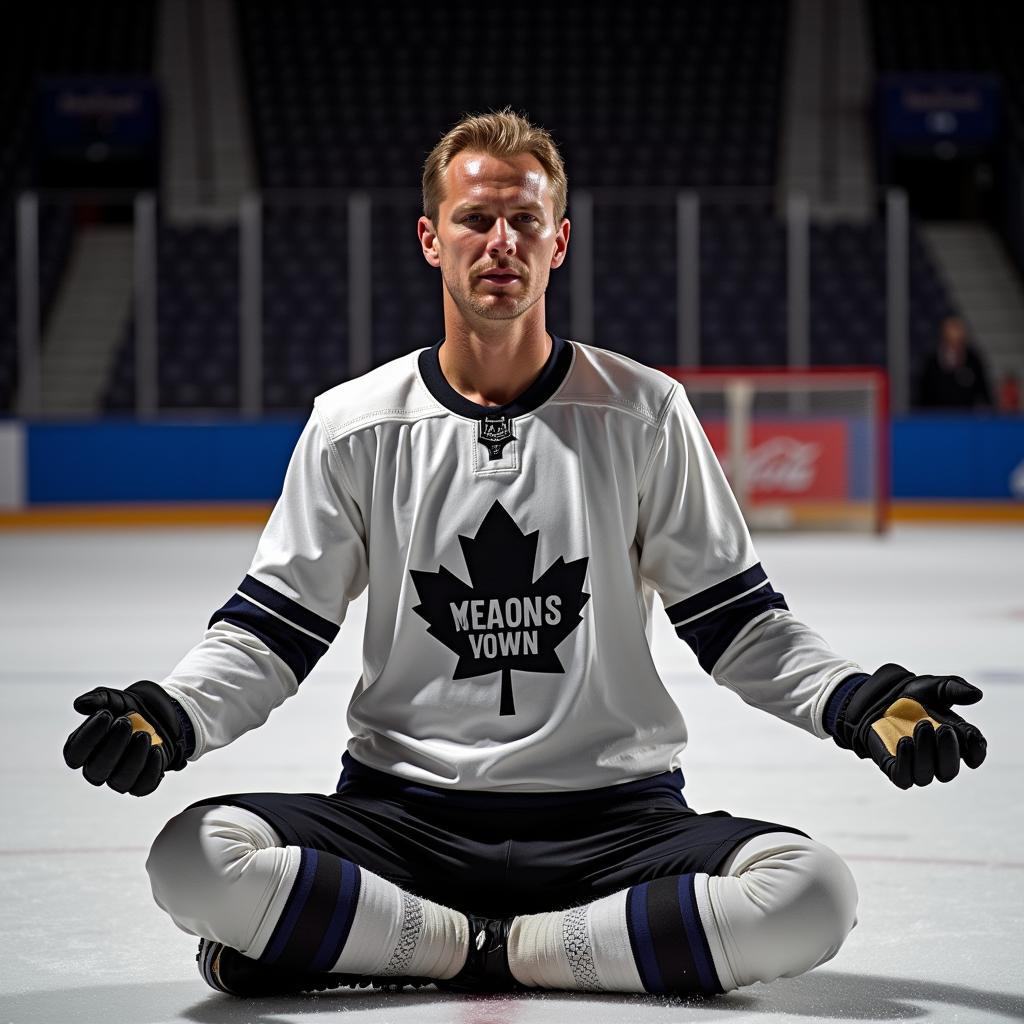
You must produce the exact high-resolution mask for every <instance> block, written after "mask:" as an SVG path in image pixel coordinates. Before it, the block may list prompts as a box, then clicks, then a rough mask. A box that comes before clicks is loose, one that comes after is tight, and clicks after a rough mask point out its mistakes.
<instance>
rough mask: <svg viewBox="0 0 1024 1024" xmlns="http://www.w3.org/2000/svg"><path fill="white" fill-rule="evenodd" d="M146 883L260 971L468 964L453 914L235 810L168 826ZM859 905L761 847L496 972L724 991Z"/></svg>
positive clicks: (843, 927) (180, 915)
mask: <svg viewBox="0 0 1024 1024" xmlns="http://www.w3.org/2000/svg"><path fill="white" fill-rule="evenodd" d="M147 870H148V871H149V874H150V879H151V883H152V887H153V894H154V897H155V899H156V901H157V903H158V905H159V906H161V907H162V908H163V909H164V910H165V911H166V912H167V913H168V914H169V915H170V916H171V918H172V920H174V922H175V924H177V925H178V927H179V928H181V929H183V930H184V931H187V932H190V933H192V934H195V935H200V936H205V937H207V938H211V939H215V940H217V941H218V942H222V943H224V944H225V945H227V946H230V947H232V948H234V949H237V950H239V951H240V952H241V953H243V954H244V955H246V956H248V957H251V958H253V959H258V960H260V961H261V962H263V963H265V964H268V965H272V966H284V967H289V968H292V969H296V970H299V971H309V972H340V973H347V974H366V975H378V976H388V975H392V976H394V975H402V976H415V977H423V978H433V979H448V978H451V977H453V976H454V975H455V974H457V973H458V971H459V970H460V969H461V967H462V965H463V963H464V962H465V959H466V954H467V949H468V943H469V940H470V935H469V929H468V925H467V920H466V917H465V916H464V915H463V913H461V912H460V911H459V910H456V909H450V908H448V907H446V906H443V905H441V904H440V903H438V902H434V901H431V900H429V899H424V898H423V897H421V896H419V895H416V894H414V893H412V892H410V891H408V889H405V888H402V887H400V886H399V885H396V884H395V883H394V882H392V881H389V880H388V879H386V878H383V877H381V875H379V874H377V873H375V872H373V871H371V870H368V869H367V868H365V867H361V866H359V865H358V864H356V863H354V862H353V861H352V860H350V859H348V858H346V857H342V856H339V855H337V854H336V853H331V852H327V851H325V850H322V849H316V848H315V847H313V846H302V845H295V844H289V843H287V842H286V840H285V839H284V838H283V837H282V835H281V834H280V833H279V832H278V831H277V830H276V829H275V828H274V826H273V825H272V824H271V823H270V822H269V821H267V820H266V819H265V818H264V817H262V816H261V815H259V814H256V813H254V812H253V811H252V810H248V809H245V808H243V807H240V806H232V805H222V804H204V805H199V806H194V807H191V808H188V809H187V810H185V811H183V812H182V813H181V814H179V815H177V816H176V817H175V818H173V819H171V821H170V822H168V824H167V825H166V826H165V827H164V829H163V830H162V831H161V833H160V835H159V836H158V837H157V839H156V841H155V843H154V845H153V848H152V851H151V853H150V857H149V860H148V861H147ZM856 898H857V897H856V888H855V886H854V882H853V879H852V877H851V875H850V872H849V870H848V869H847V867H846V865H845V864H844V863H843V861H842V860H841V859H840V858H839V857H838V856H837V855H836V854H835V853H833V852H832V851H831V850H829V849H828V848H827V847H825V846H822V845H821V844H820V843H816V842H815V841H813V840H811V839H808V838H807V837H805V836H802V835H798V834H794V833H789V832H766V833H764V832H763V833H761V834H759V835H756V836H754V837H752V838H748V839H746V840H744V841H742V842H741V843H740V844H739V845H738V846H736V847H735V849H734V850H733V851H732V853H731V854H730V855H729V856H728V858H727V859H726V860H725V861H724V862H723V863H722V864H721V865H720V866H719V868H718V869H717V871H716V873H714V874H709V873H706V872H700V871H691V872H684V873H681V874H673V875H665V876H662V877H657V878H654V879H652V880H649V881H643V882H639V883H637V884H634V885H630V886H628V887H626V888H622V889H619V890H617V891H614V892H611V893H609V894H608V895H605V896H602V897H601V898H599V899H596V900H593V901H591V902H589V903H586V904H582V905H579V906H574V907H570V908H568V909H560V910H554V911H551V912H545V913H539V914H529V915H522V916H519V917H517V918H516V919H515V920H514V921H513V924H512V927H511V931H510V934H509V945H508V953H509V966H510V969H511V972H512V974H513V976H514V977H515V978H516V979H517V980H518V981H519V982H520V983H521V984H523V985H526V986H528V987H543V988H558V989H582V990H590V991H620V992H704V993H708V994H711V993H715V992H722V991H729V990H731V989H734V988H737V987H740V986H742V985H748V984H751V983H753V982H755V981H771V980H773V979H774V978H777V977H780V976H784V975H787V976H791V975H795V974H800V973H802V972H804V971H806V970H809V969H811V968H812V967H815V966H817V965H818V964H820V963H823V962H824V961H826V960H828V959H830V958H831V957H832V956H834V955H835V953H836V952H837V950H838V949H839V947H840V946H841V944H842V942H843V941H844V939H845V938H846V935H847V934H848V933H849V931H850V930H851V928H852V927H853V925H854V924H855V912H856Z"/></svg>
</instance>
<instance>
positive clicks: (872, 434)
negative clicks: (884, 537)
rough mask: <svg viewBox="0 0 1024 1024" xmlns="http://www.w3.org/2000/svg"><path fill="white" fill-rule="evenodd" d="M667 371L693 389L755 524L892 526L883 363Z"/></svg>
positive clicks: (696, 405) (715, 445)
mask: <svg viewBox="0 0 1024 1024" xmlns="http://www.w3.org/2000/svg"><path fill="white" fill-rule="evenodd" d="M662 370H663V371H664V372H665V373H667V374H668V375H669V376H671V377H674V378H675V379H676V380H678V381H681V382H682V384H683V387H684V388H685V389H686V393H687V395H688V397H689V399H690V402H691V404H692V405H693V407H694V410H695V411H696V413H697V416H698V418H699V419H700V421H701V424H702V425H703V427H704V430H705V432H706V433H707V435H708V438H709V440H710V441H711V444H712V447H713V448H714V449H715V453H716V454H717V455H718V458H719V460H720V461H721V463H722V465H723V466H724V467H725V471H726V474H727V475H728V477H729V481H730V483H731V485H732V488H733V491H734V492H735V493H736V497H737V500H738V501H739V503H740V507H741V508H742V509H743V513H744V515H745V516H746V518H747V521H748V523H749V524H750V525H751V527H752V528H754V529H773V528H774V529H858V530H874V531H876V532H878V533H882V532H884V531H885V530H886V528H887V526H888V520H889V388H888V378H887V376H886V374H885V373H884V372H883V371H882V370H877V369H874V368H865V367H840V368H829V369H813V370H812V369H807V370H803V369H801V370H791V369H787V368H778V367H770V368H769V367H735V368H733V367H714V368H707V369H685V368H680V367H662Z"/></svg>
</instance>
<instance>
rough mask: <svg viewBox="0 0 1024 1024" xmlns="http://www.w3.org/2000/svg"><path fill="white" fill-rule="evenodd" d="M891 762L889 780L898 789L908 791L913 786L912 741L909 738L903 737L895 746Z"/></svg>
mask: <svg viewBox="0 0 1024 1024" xmlns="http://www.w3.org/2000/svg"><path fill="white" fill-rule="evenodd" d="M892 760H893V764H892V770H891V771H890V772H889V778H890V779H892V781H893V782H894V783H895V784H896V785H897V786H899V787H900V789H910V787H911V786H912V785H913V784H914V741H913V739H912V738H911V737H910V736H904V737H903V739H901V740H900V741H899V743H897V744H896V756H895V757H894V758H893V759H892Z"/></svg>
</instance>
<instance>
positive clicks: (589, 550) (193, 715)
mask: <svg viewBox="0 0 1024 1024" xmlns="http://www.w3.org/2000/svg"><path fill="white" fill-rule="evenodd" d="M439 348H440V343H439V344H438V345H436V346H434V347H433V348H428V349H423V350H421V351H419V352H415V353H412V354H410V355H407V356H403V357H401V358H399V359H396V360H394V361H393V362H391V363H388V364H387V365H385V366H381V367H379V368H378V369H376V370H374V371H372V372H371V373H368V374H366V375H365V376H363V377H360V378H358V379H356V380H351V381H348V382H346V383H344V384H341V385H339V386H338V387H336V388H333V389H332V390H330V391H328V392H326V393H325V394H323V395H321V396H320V397H319V398H317V400H316V402H315V404H314V410H313V414H312V416H311V418H310V420H309V422H308V424H307V425H306V428H305V430H304V432H303V434H302V436H301V438H300V440H299V442H298V444H297V446H296V448H295V451H294V453H293V455H292V458H291V462H290V464H289V468H288V472H287V475H286V478H285V482H284V488H283V493H282V495H281V498H280V500H279V501H278V503H277V505H276V507H275V509H274V511H273V513H272V515H271V517H270V520H269V522H268V523H267V526H266V529H265V531H264V532H263V535H262V537H261V539H260V542H259V546H258V549H257V552H256V555H255V557H254V559H253V562H252V565H251V567H250V569H249V572H248V574H247V575H246V577H245V578H244V580H243V581H242V583H241V584H240V585H239V587H238V590H237V592H236V593H235V594H234V596H232V597H231V599H230V600H229V601H228V602H227V603H226V604H225V605H224V607H223V608H221V609H220V610H219V611H218V612H217V613H216V614H215V615H214V617H213V620H212V622H211V624H210V628H209V630H208V632H207V634H206V636H205V638H204V639H203V640H202V641H201V642H200V643H199V644H198V645H197V646H196V647H195V648H193V650H192V651H190V652H189V653H188V654H187V655H186V656H185V658H184V659H183V660H182V661H181V662H180V663H179V664H178V665H177V666H176V667H175V668H174V670H173V671H172V672H171V674H170V675H169V676H168V677H167V678H166V679H164V680H163V681H162V685H163V686H164V687H165V689H166V690H167V691H168V692H169V693H170V694H171V695H172V696H173V697H175V698H176V699H177V700H178V701H179V702H180V703H181V705H182V706H183V708H184V709H185V712H186V713H187V715H188V717H189V719H190V721H191V722H192V725H193V727H194V729H195V734H196V747H195V751H194V753H193V754H192V759H195V758H197V757H200V756H202V755H203V754H204V753H206V752H207V751H209V750H212V749H214V748H217V747H221V746H224V745H225V744H227V743H230V742H231V741H232V740H233V739H235V738H236V737H238V736H239V735H241V734H242V733H244V732H246V731H247V730H249V729H252V728H254V727H255V726H258V725H260V724H262V723H263V722H264V721H265V720H266V718H267V716H268V714H269V713H270V711H271V710H272V709H273V708H275V707H276V706H278V705H279V704H280V703H281V702H282V701H284V700H285V699H286V698H287V697H290V696H291V695H292V694H294V693H295V692H296V691H297V689H298V687H299V685H300V684H301V682H302V681H303V679H304V678H305V677H306V675H307V674H308V673H309V671H310V670H311V669H312V668H313V666H314V665H315V664H316V661H317V659H318V658H319V657H320V656H321V655H322V654H323V653H324V652H325V651H326V650H327V648H328V645H329V644H330V643H331V641H332V640H333V639H334V637H335V636H336V634H337V632H338V627H339V624H340V623H341V622H342V620H343V619H344V617H345V612H346V609H347V607H348V604H349V602H350V601H352V600H353V599H354V598H356V597H357V596H358V595H359V594H360V593H361V592H362V591H363V590H364V589H367V588H368V591H369V592H368V607H367V618H366V629H365V635H364V640H363V672H362V675H361V677H360V678H359V680H358V682H357V683H356V685H355V691H354V693H353V695H352V698H351V701H350V703H349V709H348V721H349V726H350V729H351V732H352V738H351V740H350V742H349V751H350V753H351V754H352V756H353V757H355V758H356V759H357V760H359V761H361V762H363V763H364V764H367V765H369V766H371V767H373V768H377V769H380V770H382V771H386V772H391V773H393V774H395V775H398V776H400V777H402V778H404V779H407V780H410V781H414V782H419V783H426V784H429V785H434V786H441V787H451V788H457V789H473V790H492V791H525V792H528V791H551V790H574V789H585V788H594V787H599V786H608V785H614V784H618V783H622V782H627V781H630V780H634V779H638V778H642V777H646V776H650V775H654V774H656V773H659V772H663V771H667V770H669V769H671V768H674V767H676V766H678V764H679V757H680V753H681V751H682V750H683V747H684V746H685V744H686V728H685V725H684V722H683V718H682V716H681V714H680V712H679V709H678V708H677V707H676V705H675V703H674V701H673V700H672V699H671V697H670V696H669V695H668V693H667V692H666V690H665V687H664V685H663V683H662V681H661V679H660V678H659V676H658V672H657V671H656V669H655V666H654V662H653V660H652V657H651V650H650V644H649V626H650V618H651V615H652V614H653V611H654V597H655V594H657V595H658V596H659V597H660V598H661V601H662V602H663V604H664V607H665V609H666V611H667V612H668V614H669V617H670V619H671V621H672V622H673V624H674V625H675V627H676V630H677V632H678V633H679V635H680V636H681V637H682V638H683V639H684V640H686V641H687V642H688V643H689V644H690V646H691V647H692V648H693V649H694V650H695V651H696V652H697V655H698V658H699V660H700V663H701V664H702V665H703V667H704V668H705V669H706V670H707V671H709V672H711V673H712V674H713V675H714V678H715V679H716V680H717V681H718V682H719V683H721V684H724V685H726V686H728V687H730V688H732V689H734V690H736V691H737V692H738V693H739V695H740V696H741V697H742V698H743V699H744V700H746V701H747V702H748V703H750V704H753V705H756V706H758V707H761V708H763V709H764V710H766V711H769V712H770V713H772V714H774V715H777V716H778V717H780V718H783V719H786V720H788V721H791V722H793V723H794V724H797V725H799V726H802V727H803V728H805V729H807V730H809V731H811V732H813V733H814V734H816V735H818V736H824V735H826V734H825V731H824V729H823V726H822V714H823V711H824V707H825V702H826V700H827V698H828V696H829V694H830V693H831V692H832V690H833V689H834V688H835V686H836V685H838V684H839V683H840V682H841V681H842V680H843V679H844V678H846V677H847V676H849V675H851V674H853V673H855V672H858V671H859V668H858V666H857V665H855V664H854V663H853V662H850V661H847V660H845V659H842V658H840V657H838V656H836V655H835V654H834V653H833V652H832V651H831V650H830V649H829V648H828V647H827V645H826V644H825V643H824V641H823V640H821V638H820V637H818V636H817V635H816V634H814V633H813V632H812V631H811V630H809V629H808V628H807V627H805V626H803V625H802V624H801V623H799V622H798V621H797V620H796V619H795V618H794V617H793V616H792V614H791V613H790V612H789V611H788V610H787V609H786V605H785V602H784V600H783V599H782V595H781V594H778V593H777V592H776V591H775V590H774V589H773V588H772V587H771V585H770V583H769V582H768V579H767V576H766V575H765V572H764V570H763V569H762V568H761V565H760V564H759V562H758V559H757V556H756V554H755V552H754V548H753V546H752V544H751V540H750V537H749V535H748V533H747V529H746V527H745V525H744V523H743V520H742V517H741V516H740V513H739V510H738V508H737V506H736V503H735V501H734V499H733V496H732V493H731V491H730V490H729V487H728V484H727V483H726V481H725V479H724V476H723V474H722V471H721V469H720V467H719V464H718V462H717V460H716V458H715V456H714V454H713V452H712V451H711V448H710V446H709V444H708V442H707V440H706V438H705V436H704V433H703V431H702V430H701V427H700V425H699V424H698V422H697V420H696V417H695V415H694V413H693V411H692V409H691V407H690V405H689V403H688V401H687V399H686V396H685V394H684V391H683V389H682V387H681V386H680V385H679V384H678V383H676V382H675V381H673V380H672V379H670V378H669V377H667V376H665V375H664V374H662V373H659V372H657V371H655V370H651V369H649V368H647V367H644V366H642V365H640V364H638V363H636V362H634V361H633V360H631V359H628V358H626V357H624V356H620V355H616V354H613V353H611V352H607V351H604V350H601V349H597V348H593V347H590V346H587V345H581V344H578V343H575V342H567V341H563V340H561V339H558V338H555V339H554V341H553V345H552V351H551V355H550V357H549V359H548V361H547V363H546V365H545V367H544V369H543V371H542V373H541V374H540V376H539V377H538V379H537V380H536V381H535V382H534V384H533V385H532V386H531V387H530V388H529V389H528V390H527V391H526V392H525V393H524V394H522V395H521V396H520V397H519V398H518V399H516V400H515V401H514V402H511V403H509V404H508V405H506V406H501V407H493V408H484V407H481V406H477V405H475V404H474V403H472V402H470V401H468V400H467V399H465V398H464V397H462V396H461V395H459V394H458V393H457V392H456V391H454V389H452V388H451V386H450V385H449V384H448V383H447V381H446V380H445V378H444V376H443V374H442V373H441V370H440V364H439V358H438V351H439Z"/></svg>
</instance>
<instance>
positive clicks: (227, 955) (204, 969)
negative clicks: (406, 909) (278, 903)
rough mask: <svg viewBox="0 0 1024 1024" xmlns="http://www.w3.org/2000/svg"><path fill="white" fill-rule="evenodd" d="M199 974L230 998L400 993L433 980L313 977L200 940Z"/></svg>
mask: <svg viewBox="0 0 1024 1024" xmlns="http://www.w3.org/2000/svg"><path fill="white" fill-rule="evenodd" d="M196 962H197V963H198V964H199V973H200V974H201V975H202V976H203V980H204V981H205V982H206V984H207V985H209V986H210V987H211V988H215V989H217V991H218V992H226V993H227V994H228V995H231V996H243V997H247V998H253V997H256V996H293V995H300V994H302V993H303V992H325V991H327V990H328V989H332V988H375V989H384V990H389V991H394V992H397V991H398V990H399V989H403V988H422V987H424V986H425V985H432V984H433V981H431V979H430V978H405V977H376V976H372V977H371V976H370V975H361V974H326V973H324V974H313V973H308V972H303V971H296V970H290V969H288V968H285V967H270V966H268V965H266V964H261V963H260V962H259V961H258V960H251V959H250V958H249V957H247V956H243V955H242V954H241V953H239V952H238V950H237V949H232V948H231V947H230V946H225V945H224V943H223V942H214V941H213V940H212V939H200V940H199V952H198V953H197V954H196Z"/></svg>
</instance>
